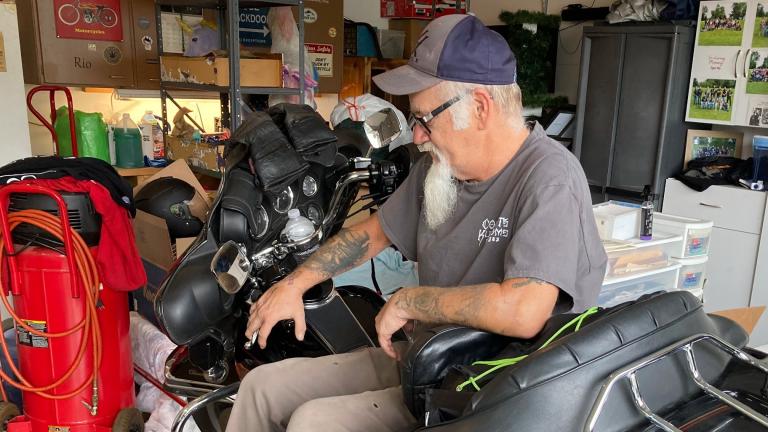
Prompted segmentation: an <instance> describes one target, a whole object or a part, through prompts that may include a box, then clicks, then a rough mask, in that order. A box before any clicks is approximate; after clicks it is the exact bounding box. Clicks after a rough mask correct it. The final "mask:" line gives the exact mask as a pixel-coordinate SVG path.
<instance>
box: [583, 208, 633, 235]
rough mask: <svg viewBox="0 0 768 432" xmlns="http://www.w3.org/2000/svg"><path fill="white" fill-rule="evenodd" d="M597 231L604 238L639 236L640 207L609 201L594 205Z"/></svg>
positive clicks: (593, 210)
mask: <svg viewBox="0 0 768 432" xmlns="http://www.w3.org/2000/svg"><path fill="white" fill-rule="evenodd" d="M592 212H593V213H594V215H595V223H596V224H597V233H598V235H600V238H601V239H603V240H627V239H631V238H633V237H637V235H638V233H639V229H640V208H639V207H630V206H627V205H622V204H621V203H616V202H613V201H608V202H607V203H602V204H596V205H594V206H592Z"/></svg>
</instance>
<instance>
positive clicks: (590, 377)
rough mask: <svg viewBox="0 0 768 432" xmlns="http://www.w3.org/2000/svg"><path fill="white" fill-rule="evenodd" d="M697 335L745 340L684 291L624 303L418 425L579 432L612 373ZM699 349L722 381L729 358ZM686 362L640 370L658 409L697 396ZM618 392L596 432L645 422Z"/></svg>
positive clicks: (703, 366) (709, 373)
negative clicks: (438, 420)
mask: <svg viewBox="0 0 768 432" xmlns="http://www.w3.org/2000/svg"><path fill="white" fill-rule="evenodd" d="M700 333H707V334H713V335H716V336H718V337H720V338H722V339H724V340H726V341H727V342H729V343H731V344H732V345H734V346H737V347H743V346H744V345H746V342H747V339H748V338H747V335H746V333H745V332H744V330H742V329H741V327H739V326H738V325H737V324H735V323H733V322H732V321H730V320H727V319H725V318H722V317H718V316H710V315H707V314H706V313H705V312H704V310H703V309H702V305H701V303H700V302H699V301H698V300H697V299H696V298H695V297H694V296H693V295H691V294H690V293H687V292H681V291H679V292H672V293H664V294H661V295H657V296H653V297H651V298H648V299H645V300H641V301H638V302H636V303H632V304H629V305H626V306H624V307H623V308H622V309H621V310H619V311H617V312H616V313H610V314H606V315H603V316H602V317H601V319H598V320H596V321H594V322H593V323H591V324H589V325H587V326H586V327H584V328H582V329H581V330H580V331H579V332H576V333H573V334H571V335H568V336H566V337H564V338H562V339H559V340H558V341H555V342H554V343H552V344H551V345H550V346H548V347H547V348H545V349H542V350H539V351H536V352H534V353H532V354H531V355H530V356H529V357H528V358H526V359H525V360H523V361H521V362H520V363H518V364H517V365H514V366H510V367H508V368H506V369H504V370H503V372H502V373H500V374H499V375H498V376H497V377H496V378H495V379H494V380H492V381H491V382H490V383H488V384H487V385H486V386H485V387H483V388H482V389H481V390H480V391H479V392H477V393H476V394H475V395H474V397H473V398H472V399H471V402H470V403H469V405H468V406H466V407H465V409H464V412H463V415H462V416H461V417H460V418H458V419H456V420H453V421H449V422H446V423H442V424H438V425H435V426H431V427H427V428H423V429H420V430H430V431H440V432H448V431H450V432H459V431H467V432H468V431H478V430H484V431H495V430H498V431H501V430H503V431H564V432H567V431H574V432H575V431H581V430H582V428H583V427H584V424H585V422H586V419H587V416H588V415H589V412H590V409H591V408H592V405H593V404H594V402H595V399H596V397H597V394H598V392H599V390H600V387H601V385H602V383H603V381H604V380H605V379H606V378H607V377H608V376H609V375H610V374H611V373H612V372H613V371H615V370H617V369H619V368H621V367H623V366H625V365H627V364H629V363H632V362H633V361H635V360H637V359H639V358H642V357H645V356H647V355H649V354H651V353H653V352H655V351H657V350H659V349H661V348H663V347H666V346H668V345H670V344H672V343H675V342H676V341H679V340H681V339H684V338H687V337H689V336H692V335H696V334H700ZM427 343H429V342H427ZM470 346H471V344H467V347H468V349H470V348H469V347H470ZM422 350H423V348H422ZM694 351H695V353H696V357H697V361H698V363H699V368H700V370H701V371H702V373H703V375H704V378H705V379H707V380H708V381H709V382H717V380H718V379H719V378H720V377H721V376H722V373H723V371H724V370H725V368H726V366H727V365H728V364H729V357H728V356H727V355H726V354H724V353H723V352H722V351H720V350H718V349H716V348H713V347H711V346H707V345H704V344H701V345H698V346H697V347H696V348H695V349H694ZM409 355H410V352H409ZM423 360H426V359H425V358H422V361H423ZM684 361H685V360H684V359H683V358H682V357H673V358H670V359H666V360H664V361H660V362H658V363H656V364H654V365H651V366H649V367H648V368H646V369H643V370H641V371H640V372H639V373H638V381H639V382H640V386H641V391H642V393H643V395H644V397H645V400H646V401H649V402H650V403H652V404H653V406H651V408H652V409H653V410H654V411H656V412H664V411H665V410H667V411H668V410H670V409H672V408H673V407H674V406H675V405H676V404H679V403H680V401H686V400H689V399H690V398H691V397H693V396H695V395H696V394H697V392H698V387H696V386H695V385H694V384H692V383H691V382H690V380H689V379H688V378H687V376H686V369H685V367H684V366H683V363H682V362H684ZM410 379H411V378H410V377H409V376H408V375H404V376H403V389H404V391H405V390H410V391H412V390H413V388H412V387H411V386H410V385H409V381H408V380H410ZM616 390H617V391H616V392H615V396H613V397H612V398H611V399H609V401H608V404H607V405H606V406H605V408H604V410H603V415H602V416H601V417H600V419H599V420H598V423H597V428H596V430H597V431H600V432H604V431H625V430H628V429H631V428H634V427H638V426H640V425H643V424H645V418H644V417H643V416H642V415H641V414H640V413H639V412H638V411H637V409H636V408H635V406H634V404H633V403H632V402H631V400H630V396H629V392H628V391H623V390H627V388H626V387H619V388H617V389H616ZM618 390H622V391H618ZM406 400H408V398H407V397H406Z"/></svg>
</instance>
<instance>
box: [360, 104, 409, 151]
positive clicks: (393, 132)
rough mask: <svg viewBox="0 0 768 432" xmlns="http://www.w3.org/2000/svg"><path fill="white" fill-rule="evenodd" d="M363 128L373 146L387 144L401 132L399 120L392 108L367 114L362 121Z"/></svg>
mask: <svg viewBox="0 0 768 432" xmlns="http://www.w3.org/2000/svg"><path fill="white" fill-rule="evenodd" d="M363 129H364V130H365V136H366V137H367V138H368V142H369V143H371V147H373V148H382V147H386V146H388V145H389V143H391V142H392V141H394V140H396V139H397V137H399V136H400V134H401V133H402V129H401V128H400V120H398V118H397V114H396V113H395V111H394V110H393V109H392V108H385V109H383V110H381V111H378V112H375V113H373V114H371V115H369V116H368V118H366V119H365V122H364V123H363Z"/></svg>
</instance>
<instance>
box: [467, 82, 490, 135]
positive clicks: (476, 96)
mask: <svg viewBox="0 0 768 432" xmlns="http://www.w3.org/2000/svg"><path fill="white" fill-rule="evenodd" d="M470 96H471V97H472V101H473V104H472V105H473V106H474V110H473V112H472V115H473V116H474V117H475V121H476V122H477V128H478V129H480V130H485V129H486V128H487V127H488V125H489V123H490V122H489V118H490V116H491V110H492V109H493V97H492V96H491V94H490V93H488V90H486V89H484V88H478V89H474V90H473V91H472V93H470Z"/></svg>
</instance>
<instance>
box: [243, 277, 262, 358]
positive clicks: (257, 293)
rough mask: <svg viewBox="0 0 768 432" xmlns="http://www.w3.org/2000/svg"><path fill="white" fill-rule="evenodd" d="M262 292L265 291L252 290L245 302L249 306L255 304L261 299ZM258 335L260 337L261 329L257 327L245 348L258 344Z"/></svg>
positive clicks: (248, 348)
mask: <svg viewBox="0 0 768 432" xmlns="http://www.w3.org/2000/svg"><path fill="white" fill-rule="evenodd" d="M262 294H264V293H263V292H261V290H257V289H255V290H253V291H251V293H250V294H249V295H248V298H247V299H246V300H245V302H246V303H247V304H248V306H253V304H254V303H256V301H257V300H258V299H259V297H261V296H262ZM249 309H250V307H249ZM258 337H259V330H258V329H256V331H255V332H253V335H252V336H251V340H249V341H246V342H245V344H244V345H243V348H245V349H246V350H250V349H251V348H253V345H255V344H256V339H258Z"/></svg>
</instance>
